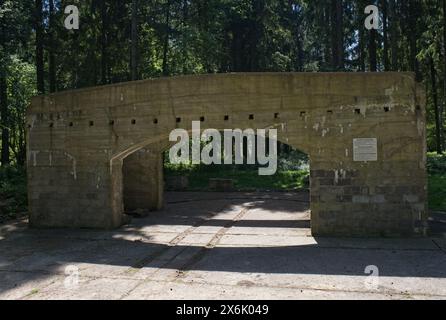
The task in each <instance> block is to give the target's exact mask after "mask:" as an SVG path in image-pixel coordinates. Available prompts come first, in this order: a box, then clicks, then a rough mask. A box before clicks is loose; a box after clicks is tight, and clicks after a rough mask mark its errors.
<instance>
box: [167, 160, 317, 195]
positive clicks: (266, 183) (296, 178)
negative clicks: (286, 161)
mask: <svg viewBox="0 0 446 320" xmlns="http://www.w3.org/2000/svg"><path fill="white" fill-rule="evenodd" d="M165 175H166V177H169V176H182V175H184V176H187V177H188V178H189V190H192V191H207V190H208V189H209V188H208V186H209V179H211V178H220V179H232V180H233V181H234V187H235V189H236V190H239V191H255V190H274V191H285V190H286V191H291V190H300V189H303V188H308V176H309V171H308V170H286V171H278V172H277V173H276V174H274V175H272V176H259V174H258V171H257V168H253V167H242V166H233V165H222V166H205V165H182V166H179V165H168V166H165Z"/></svg>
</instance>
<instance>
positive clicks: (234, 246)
mask: <svg viewBox="0 0 446 320" xmlns="http://www.w3.org/2000/svg"><path fill="white" fill-rule="evenodd" d="M200 199H201V200H200ZM307 199H308V195H307V194H302V193H299V194H295V193H294V194H293V193H287V194H271V195H264V194H254V193H250V194H216V193H215V194H210V193H209V194H201V195H200V194H186V193H184V194H177V195H174V194H168V196H167V201H168V204H167V206H166V208H165V209H164V210H162V211H159V212H156V213H153V214H150V215H149V216H148V217H146V218H141V219H134V220H133V222H132V223H131V224H130V225H127V226H124V227H122V228H121V229H119V230H114V231H93V230H64V229H54V230H32V229H28V228H27V227H26V225H25V224H24V223H23V222H22V223H16V224H15V225H14V224H10V225H8V226H9V228H5V227H3V229H2V230H1V236H2V237H3V238H0V239H2V240H0V297H2V294H4V295H6V297H8V298H10V297H11V294H12V293H14V292H15V291H14V290H19V288H22V289H20V290H24V291H26V290H28V289H29V288H33V287H34V286H35V287H40V286H47V285H49V284H48V283H52V282H54V281H56V279H57V277H62V279H63V277H65V276H66V275H65V267H66V266H67V265H75V266H78V267H79V269H80V270H81V272H82V274H86V275H88V276H90V277H104V276H107V277H111V278H119V279H121V278H123V279H124V278H125V277H127V278H128V277H130V278H132V279H133V278H136V279H139V278H145V277H150V274H152V273H154V272H158V271H159V270H171V271H175V272H177V273H178V272H180V273H182V274H184V273H187V272H189V271H200V272H201V271H203V272H229V273H234V274H235V273H237V274H269V275H274V274H284V275H285V274H286V275H296V276H302V275H333V276H338V275H340V276H364V269H365V267H366V266H369V265H376V266H378V267H379V272H380V275H381V276H384V277H413V278H438V279H442V280H444V279H443V278H446V242H445V241H444V239H440V238H435V239H434V238H424V239H339V238H336V239H335V238H313V237H311V236H310V230H309V227H310V214H309V210H308V209H309V208H308V206H309V203H308V202H307ZM216 274H217V273H216ZM166 281H167V280H166ZM28 287H29V288H28ZM23 288H25V289H23ZM12 296H13V297H14V295H12ZM18 296H20V297H26V295H25V294H23V295H18Z"/></svg>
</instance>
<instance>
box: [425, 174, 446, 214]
mask: <svg viewBox="0 0 446 320" xmlns="http://www.w3.org/2000/svg"><path fill="white" fill-rule="evenodd" d="M428 190H429V209H431V210H435V211H446V175H439V174H434V175H429V186H428Z"/></svg>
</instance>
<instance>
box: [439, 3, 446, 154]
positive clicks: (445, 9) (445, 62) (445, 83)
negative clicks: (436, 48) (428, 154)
mask: <svg viewBox="0 0 446 320" xmlns="http://www.w3.org/2000/svg"><path fill="white" fill-rule="evenodd" d="M443 50H444V52H443V59H444V60H443V67H444V73H443V108H442V110H441V121H440V122H441V129H442V133H443V137H444V136H445V135H446V132H445V131H444V126H443V124H444V123H445V122H446V119H445V116H446V112H445V111H446V0H443ZM445 149H446V139H443V150H445Z"/></svg>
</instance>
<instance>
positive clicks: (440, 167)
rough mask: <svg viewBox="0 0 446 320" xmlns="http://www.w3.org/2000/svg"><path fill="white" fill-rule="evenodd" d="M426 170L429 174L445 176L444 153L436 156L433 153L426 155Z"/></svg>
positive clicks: (445, 158) (445, 160)
mask: <svg viewBox="0 0 446 320" xmlns="http://www.w3.org/2000/svg"><path fill="white" fill-rule="evenodd" d="M427 170H428V172H429V174H440V175H444V176H446V153H443V154H437V153H433V152H432V153H428V155H427ZM445 192H446V189H445ZM445 198H446V196H445Z"/></svg>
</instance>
